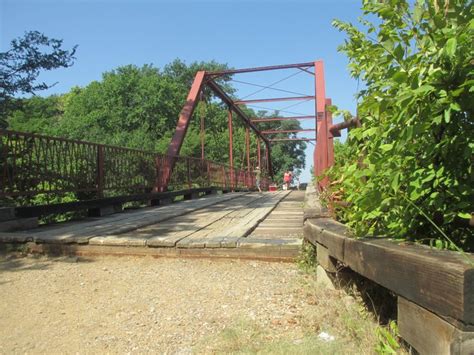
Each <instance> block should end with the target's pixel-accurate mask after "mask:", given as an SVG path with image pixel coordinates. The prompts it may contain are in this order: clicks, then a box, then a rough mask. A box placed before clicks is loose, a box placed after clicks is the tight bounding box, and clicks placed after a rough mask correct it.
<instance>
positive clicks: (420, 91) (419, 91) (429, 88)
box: [413, 84, 434, 94]
mask: <svg viewBox="0 0 474 355" xmlns="http://www.w3.org/2000/svg"><path fill="white" fill-rule="evenodd" d="M433 90H434V87H433V86H431V85H428V84H425V85H421V86H420V87H419V88H418V89H415V90H413V92H414V93H415V94H424V93H426V92H428V91H433Z"/></svg>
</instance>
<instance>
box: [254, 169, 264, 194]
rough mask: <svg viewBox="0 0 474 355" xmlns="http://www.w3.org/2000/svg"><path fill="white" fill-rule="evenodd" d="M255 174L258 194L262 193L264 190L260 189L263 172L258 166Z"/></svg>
mask: <svg viewBox="0 0 474 355" xmlns="http://www.w3.org/2000/svg"><path fill="white" fill-rule="evenodd" d="M254 173H255V186H257V189H258V192H262V189H261V188H260V180H261V177H262V172H261V171H260V167H259V166H257V168H256V169H255V170H254Z"/></svg>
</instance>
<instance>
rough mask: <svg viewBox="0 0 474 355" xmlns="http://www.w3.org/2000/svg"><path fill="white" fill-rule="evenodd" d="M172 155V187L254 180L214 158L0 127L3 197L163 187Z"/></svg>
mask: <svg viewBox="0 0 474 355" xmlns="http://www.w3.org/2000/svg"><path fill="white" fill-rule="evenodd" d="M172 160H174V168H173V171H172V174H171V178H170V181H168V182H166V187H167V188H168V189H169V190H178V189H188V188H193V187H210V186H215V187H221V188H223V189H241V188H250V187H252V186H254V185H255V176H254V174H253V173H252V172H247V171H243V170H239V169H233V170H231V169H230V168H229V167H228V166H226V165H224V164H220V163H215V162H212V161H209V160H202V159H199V158H192V157H168V156H165V155H162V154H157V153H154V152H149V151H144V150H139V149H131V148H123V147H116V146H110V145H104V144H97V143H91V142H84V141H79V140H73V139H64V138H58V137H50V136H45V135H39V134H32V133H25V132H15V131H9V130H0V198H17V197H24V198H27V199H29V198H31V197H34V196H36V195H39V194H64V193H75V195H76V196H77V197H78V199H81V198H84V199H86V198H98V197H104V196H116V195H120V194H122V195H123V194H128V193H136V192H151V191H162V190H163V187H164V186H165V185H164V184H165V181H164V180H163V171H164V169H166V168H167V167H169V166H171V161H172ZM262 183H263V185H267V184H268V182H267V181H266V180H264V181H262Z"/></svg>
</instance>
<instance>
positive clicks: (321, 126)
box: [314, 61, 329, 188]
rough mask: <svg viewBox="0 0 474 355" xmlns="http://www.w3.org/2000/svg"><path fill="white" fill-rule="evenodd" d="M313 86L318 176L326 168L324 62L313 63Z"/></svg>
mask: <svg viewBox="0 0 474 355" xmlns="http://www.w3.org/2000/svg"><path fill="white" fill-rule="evenodd" d="M314 73H315V75H314V88H315V96H316V100H315V101H316V107H315V111H316V140H317V142H318V143H317V145H316V147H315V149H314V174H315V176H320V175H321V174H322V173H323V172H324V170H326V169H327V168H328V166H329V165H328V128H327V115H326V88H325V81H324V64H323V62H322V61H316V62H315V63H314ZM326 185H327V184H326V182H325V181H322V182H319V187H320V188H325V187H326Z"/></svg>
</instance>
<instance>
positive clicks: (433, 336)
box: [398, 297, 474, 355]
mask: <svg viewBox="0 0 474 355" xmlns="http://www.w3.org/2000/svg"><path fill="white" fill-rule="evenodd" d="M398 329H399V332H400V335H401V336H402V337H403V339H405V340H406V341H407V342H408V343H409V344H410V345H411V346H413V347H414V348H415V349H416V350H417V351H418V353H420V354H453V355H454V354H456V355H458V354H459V355H470V354H474V332H463V331H460V330H459V329H457V328H456V327H454V326H453V325H452V324H449V323H448V322H446V321H445V320H443V319H441V318H440V317H438V316H437V315H436V314H434V313H432V312H430V311H428V310H426V309H425V308H422V307H420V306H418V305H417V304H415V303H413V302H410V301H408V300H406V299H404V298H403V297H398Z"/></svg>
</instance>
